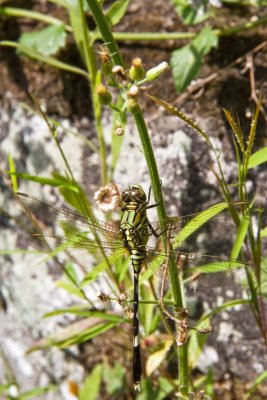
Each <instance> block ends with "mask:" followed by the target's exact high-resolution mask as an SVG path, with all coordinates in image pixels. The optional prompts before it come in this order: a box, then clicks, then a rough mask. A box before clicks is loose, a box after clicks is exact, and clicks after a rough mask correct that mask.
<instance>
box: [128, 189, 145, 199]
mask: <svg viewBox="0 0 267 400" xmlns="http://www.w3.org/2000/svg"><path fill="white" fill-rule="evenodd" d="M128 190H129V195H130V197H131V198H132V200H133V201H138V203H144V202H145V201H146V194H145V192H144V191H143V189H142V188H141V186H138V185H132V186H129V189H128Z"/></svg>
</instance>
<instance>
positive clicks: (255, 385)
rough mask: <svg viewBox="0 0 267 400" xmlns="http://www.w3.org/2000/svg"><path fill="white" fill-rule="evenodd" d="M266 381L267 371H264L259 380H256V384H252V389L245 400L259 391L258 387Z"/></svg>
mask: <svg viewBox="0 0 267 400" xmlns="http://www.w3.org/2000/svg"><path fill="white" fill-rule="evenodd" d="M265 380H267V371H264V372H263V373H262V374H261V375H259V376H258V377H257V379H255V381H254V383H253V384H252V386H251V387H250V389H249V390H248V391H247V393H246V395H245V399H249V398H250V396H251V395H252V394H253V393H254V392H255V391H256V390H257V388H258V386H259V385H260V384H261V383H262V382H264V381H265Z"/></svg>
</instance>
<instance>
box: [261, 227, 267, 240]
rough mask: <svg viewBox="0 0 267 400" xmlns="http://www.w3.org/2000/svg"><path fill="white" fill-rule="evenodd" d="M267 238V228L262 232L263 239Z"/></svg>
mask: <svg viewBox="0 0 267 400" xmlns="http://www.w3.org/2000/svg"><path fill="white" fill-rule="evenodd" d="M266 236H267V226H266V227H265V228H264V229H262V230H261V238H264V237H266Z"/></svg>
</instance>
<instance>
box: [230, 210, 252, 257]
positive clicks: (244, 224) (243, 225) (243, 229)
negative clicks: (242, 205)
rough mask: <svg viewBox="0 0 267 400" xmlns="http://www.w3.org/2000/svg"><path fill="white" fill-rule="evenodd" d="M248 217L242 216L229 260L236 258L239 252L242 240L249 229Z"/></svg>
mask: <svg viewBox="0 0 267 400" xmlns="http://www.w3.org/2000/svg"><path fill="white" fill-rule="evenodd" d="M249 222H250V220H249V217H248V215H244V216H243V217H242V220H241V222H240V225H239V227H238V230H237V234H236V239H235V242H234V245H233V248H232V252H231V258H233V259H235V258H237V257H238V255H239V253H240V250H241V248H242V246H243V244H244V240H245V237H246V234H247V231H248V227H249Z"/></svg>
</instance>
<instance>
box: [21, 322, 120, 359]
mask: <svg viewBox="0 0 267 400" xmlns="http://www.w3.org/2000/svg"><path fill="white" fill-rule="evenodd" d="M119 321H121V318H120V319H119ZM117 324H118V322H112V321H111V322H110V321H105V320H103V319H100V318H97V317H90V318H86V319H82V320H80V321H78V322H74V323H72V324H71V325H69V326H68V327H66V328H62V329H60V330H59V331H58V332H56V333H55V334H53V335H51V336H49V337H47V338H44V339H40V340H38V341H37V342H35V343H34V345H33V346H32V347H31V348H30V349H29V350H28V351H27V353H29V352H32V351H36V350H40V349H44V348H48V347H51V346H57V347H60V348H65V347H68V346H72V345H73V344H80V343H83V342H86V341H87V340H90V339H92V338H93V337H95V336H99V335H100V334H102V333H104V332H106V331H107V330H109V329H112V328H113V327H114V326H115V325H117Z"/></svg>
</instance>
